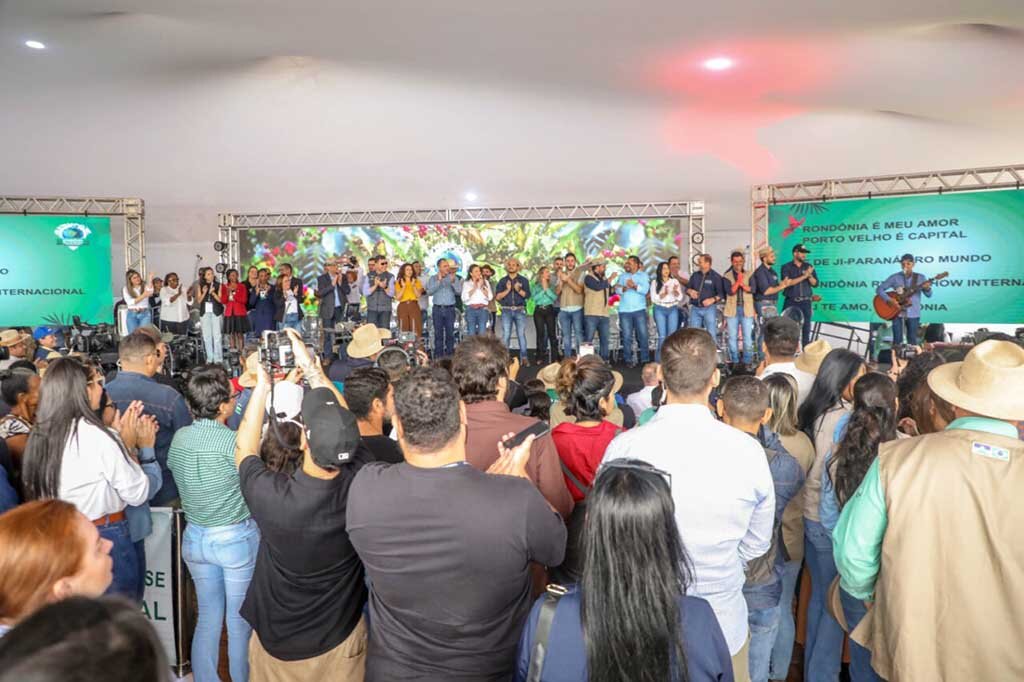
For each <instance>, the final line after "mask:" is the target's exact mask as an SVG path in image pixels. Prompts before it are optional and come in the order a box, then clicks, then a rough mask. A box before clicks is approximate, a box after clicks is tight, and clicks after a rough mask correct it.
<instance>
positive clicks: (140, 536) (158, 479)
mask: <svg viewBox="0 0 1024 682" xmlns="http://www.w3.org/2000/svg"><path fill="white" fill-rule="evenodd" d="M139 463H140V465H141V466H142V473H144V474H146V478H147V479H149V499H151V500H152V499H153V496H154V495H156V494H157V492H158V491H159V490H160V487H161V486H162V485H163V481H164V476H163V472H162V471H160V463H159V462H157V461H156V452H155V450H154V449H153V448H139ZM124 515H125V518H127V520H128V533H129V534H130V535H131V538H132V542H138V541H139V540H145V539H146V538H147V537H149V534H150V533H152V532H153V518H152V517H151V516H150V515H149V503H148V502H147V503H145V504H140V505H139V506H137V507H133V506H131V505H129V506H127V507H125V508H124Z"/></svg>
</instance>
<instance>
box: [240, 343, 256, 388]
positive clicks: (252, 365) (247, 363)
mask: <svg viewBox="0 0 1024 682" xmlns="http://www.w3.org/2000/svg"><path fill="white" fill-rule="evenodd" d="M259 357H260V352H259V351H258V350H254V351H253V352H252V353H250V354H249V355H247V356H245V357H244V358H242V364H243V366H244V367H245V371H244V372H242V373H241V374H240V375H239V376H238V385H239V386H241V387H242V388H256V368H257V367H259V364H260V361H259Z"/></svg>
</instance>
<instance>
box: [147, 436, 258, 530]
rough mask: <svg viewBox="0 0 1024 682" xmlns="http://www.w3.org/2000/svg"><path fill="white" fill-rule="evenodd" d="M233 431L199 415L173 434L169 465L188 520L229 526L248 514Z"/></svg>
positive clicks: (243, 518) (210, 525)
mask: <svg viewBox="0 0 1024 682" xmlns="http://www.w3.org/2000/svg"><path fill="white" fill-rule="evenodd" d="M235 437H236V434H235V432H234V431H232V430H231V429H229V428H228V427H226V426H224V425H223V424H220V423H219V422H215V421H213V420H210V419H200V420H199V421H197V422H195V423H194V424H192V426H186V427H185V428H183V429H179V430H178V432H177V433H175V434H174V440H173V441H171V449H170V450H169V451H168V453H167V467H168V468H169V469H170V470H171V473H172V474H173V475H174V482H175V483H177V484H178V493H179V494H180V495H181V508H182V509H183V510H184V512H185V520H186V521H188V522H189V523H195V524H197V525H200V526H204V527H207V528H209V527H212V526H230V525H233V524H236V523H241V522H242V521H245V520H246V519H248V518H249V508H248V507H247V506H246V504H245V500H244V499H243V498H242V491H241V489H240V488H239V483H238V467H236V466H235Z"/></svg>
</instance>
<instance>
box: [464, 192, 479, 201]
mask: <svg viewBox="0 0 1024 682" xmlns="http://www.w3.org/2000/svg"><path fill="white" fill-rule="evenodd" d="M463 196H465V198H466V201H476V199H477V197H476V192H466V193H465V195H463Z"/></svg>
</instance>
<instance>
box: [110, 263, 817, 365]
mask: <svg viewBox="0 0 1024 682" xmlns="http://www.w3.org/2000/svg"><path fill="white" fill-rule="evenodd" d="M807 253H808V251H807V250H806V249H804V248H803V246H802V245H800V246H798V247H796V248H795V249H794V253H793V258H794V261H793V263H790V264H787V266H785V268H784V270H785V272H784V273H783V274H784V275H786V272H790V271H791V270H793V271H796V270H799V272H801V273H803V274H801V275H799V276H793V277H790V276H788V275H786V276H784V278H783V279H781V280H780V279H779V274H778V273H777V272H776V271H775V270H774V268H773V266H774V264H775V254H774V252H773V251H772V250H771V249H763V250H762V251H761V252H760V253H759V256H760V259H761V264H760V266H759V267H758V268H757V269H756V270H754V271H753V272H748V271H747V266H746V256H745V255H744V254H743V252H741V251H735V252H733V253H732V255H731V257H730V267H729V269H728V270H726V271H725V272H724V273H723V274H719V273H718V272H716V271H715V270H714V269H713V268H712V258H711V256H709V255H703V256H700V257H699V258H698V261H697V262H698V266H699V267H698V269H697V270H696V271H694V272H693V273H691V274H687V273H685V272H684V271H683V270H682V269H681V265H680V261H679V258H677V257H672V258H670V259H668V260H667V261H663V262H659V263H647V264H645V263H643V262H642V261H641V260H640V259H639V258H638V257H637V256H629V257H627V258H626V259H625V261H624V262H623V263H622V264H621V266H622V267H621V270H622V271H621V272H617V273H615V274H610V275H609V273H608V267H609V265H610V264H609V262H608V260H607V259H605V258H591V259H588V260H586V261H585V262H583V263H579V262H578V260H577V257H576V254H574V253H566V254H564V255H557V256H556V257H555V258H554V259H553V260H552V262H551V264H550V265H541V266H539V267H538V268H537V270H536V272H535V273H534V275H533V277H532V278H531V277H527V276H526V275H525V274H524V273H523V272H522V264H521V263H520V262H519V260H518V259H516V258H509V259H508V260H507V261H506V262H505V263H503V267H504V274H503V275H502V276H501V277H497V275H496V272H495V269H494V268H493V267H492V266H490V265H487V264H471V265H468V266H466V275H465V277H463V276H462V275H460V274H459V272H458V271H457V266H456V264H455V263H453V262H452V261H450V260H448V259H444V258H442V259H440V260H438V261H437V262H436V263H431V264H428V267H429V269H430V270H431V271H432V272H433V274H430V275H429V276H428V275H427V272H426V270H425V268H424V264H423V263H422V262H420V261H415V262H411V263H401V264H392V263H390V262H389V260H388V258H387V257H386V256H383V255H377V256H373V257H371V258H370V259H369V260H368V261H367V263H366V267H365V269H364V267H363V266H362V265H361V264H360V263H359V262H358V260H357V259H356V258H355V257H354V256H352V255H345V256H341V257H336V258H329V259H328V260H327V262H326V263H325V265H324V271H323V273H321V274H320V275H318V276H317V277H316V280H315V281H314V282H309V283H305V282H303V281H302V279H301V278H300V277H297V276H295V273H294V270H293V268H292V266H291V264H288V263H282V264H280V265H279V266H278V271H277V273H276V276H275V275H274V273H272V272H271V271H270V270H269V269H267V268H262V269H260V268H256V267H250V268H249V269H248V271H247V273H246V276H245V277H244V278H241V275H240V272H239V271H238V270H236V269H234V268H232V269H228V270H226V271H225V272H224V281H221V280H220V279H218V276H217V272H216V271H215V270H214V268H210V267H204V268H200V269H199V270H198V277H197V280H196V281H195V282H194V283H193V284H192V285H191V286H185V285H183V284H182V283H181V281H180V278H179V276H178V274H177V273H174V272H171V273H168V274H167V275H166V276H165V277H163V278H161V277H153V278H152V280H151V281H150V283H148V284H147V283H146V282H144V281H143V278H142V276H141V275H140V274H139V273H138V272H137V271H135V270H129V271H128V272H127V273H126V275H125V286H124V289H123V291H122V302H123V306H124V307H125V309H126V312H125V326H126V329H127V332H128V333H131V332H132V331H134V330H135V329H137V328H138V327H140V326H144V325H148V324H153V325H155V326H157V327H158V328H159V329H161V330H162V331H165V332H169V333H173V334H182V333H185V332H186V331H187V329H188V323H189V322H190V321H191V322H192V324H193V326H195V325H196V324H198V327H199V328H200V329H201V333H202V338H203V344H204V349H205V355H206V359H207V360H208V361H209V362H222V361H223V360H224V339H225V338H226V339H227V341H228V346H229V348H230V349H232V350H235V351H238V352H241V350H242V349H243V347H244V344H245V342H246V340H247V338H248V339H251V338H252V337H254V336H256V337H258V336H260V335H261V334H262V333H263V332H264V331H268V330H281V329H285V328H291V329H296V330H298V331H302V326H301V325H302V320H303V318H304V317H305V310H304V305H305V304H306V303H307V300H308V299H307V296H308V294H310V293H311V294H312V297H313V300H315V305H316V309H317V317H318V319H319V320H320V322H321V327H322V328H323V329H327V330H332V329H336V328H337V327H338V325H340V324H342V323H343V322H346V321H353V322H362V321H364V320H365V321H366V322H367V323H369V324H373V325H375V326H377V327H378V328H381V329H388V330H390V329H392V326H393V325H392V320H394V321H395V324H394V329H395V331H396V332H406V333H409V334H412V335H414V336H415V338H416V340H417V342H421V343H423V344H424V345H425V342H426V340H427V337H428V336H431V337H432V350H433V355H434V356H435V357H446V356H451V354H452V352H453V350H454V341H455V338H456V323H457V319H458V318H459V315H460V314H461V318H462V324H461V326H460V332H461V333H460V336H461V337H462V338H465V337H467V336H473V335H477V334H483V333H487V332H490V333H492V334H495V335H498V336H500V337H501V338H502V340H503V342H504V343H505V345H506V346H507V347H508V348H510V349H514V350H515V351H516V352H517V353H518V355H519V358H520V361H521V362H522V363H523V364H524V365H526V364H529V362H530V357H529V353H528V343H529V342H528V339H527V333H526V332H527V318H528V314H532V317H533V323H534V325H533V326H534V330H535V348H536V352H535V355H534V358H533V359H534V361H535V362H537V363H539V364H544V363H547V362H552V361H556V360H559V359H561V358H565V357H573V356H575V355H577V354H578V353H579V351H580V348H581V345H583V344H591V343H593V342H594V340H595V337H596V339H597V352H598V354H599V355H600V356H601V357H602V358H603V359H605V360H606V361H607V360H609V359H610V357H611V355H610V354H611V352H612V349H611V347H610V341H611V319H612V317H611V312H612V311H613V310H614V311H615V313H616V314H615V319H617V323H618V331H619V341H620V343H621V349H622V361H623V362H624V363H625V364H626V365H628V366H633V367H635V366H639V365H640V364H643V363H646V362H648V361H649V360H650V359H651V356H652V355H653V358H654V360H655V361H657V360H658V359H659V358H660V356H661V347H662V345H663V344H664V342H665V339H666V338H668V336H669V335H670V334H671V333H673V332H674V331H676V330H677V329H680V328H681V327H686V326H692V327H699V328H704V329H707V331H708V333H710V334H711V335H712V338H714V339H716V342H717V335H718V333H719V319H718V317H719V315H720V314H722V315H724V317H725V322H726V326H725V329H726V331H727V344H726V345H727V349H728V358H729V362H730V363H732V364H734V365H736V364H740V363H742V364H743V365H745V366H751V367H752V366H753V362H754V359H755V358H756V357H758V356H759V352H760V341H759V339H757V338H755V321H756V320H758V319H760V318H763V317H765V316H766V315H765V311H766V309H767V308H769V307H774V308H775V309H776V312H778V310H779V298H780V296H781V295H784V296H785V301H784V304H783V305H782V309H788V308H797V309H799V310H800V311H801V315H804V313H805V312H806V311H804V309H805V308H807V306H808V305H809V303H810V301H811V287H812V285H815V284H816V283H817V280H816V279H813V266H810V265H809V264H807V263H805V262H804V260H803V259H804V257H805V255H806V254H807ZM648 270H649V271H650V272H648ZM691 282H692V285H691ZM805 304H806V305H805ZM193 313H194V315H193ZM801 319H802V320H803V323H804V344H805V345H806V344H807V343H808V341H809V334H810V316H809V313H807V314H806V317H801ZM196 320H198V322H196ZM651 320H653V328H654V330H656V338H655V339H653V340H652V339H651V338H650V329H651ZM428 323H430V325H431V328H432V330H433V334H432V335H428V334H427V333H426V332H427V328H428ZM334 338H335V337H334V335H332V334H325V335H324V353H325V354H330V352H331V350H332V349H333V344H334ZM559 340H561V344H560V343H559ZM652 341H653V343H652ZM652 346H653V347H652ZM741 347H742V349H741Z"/></svg>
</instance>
